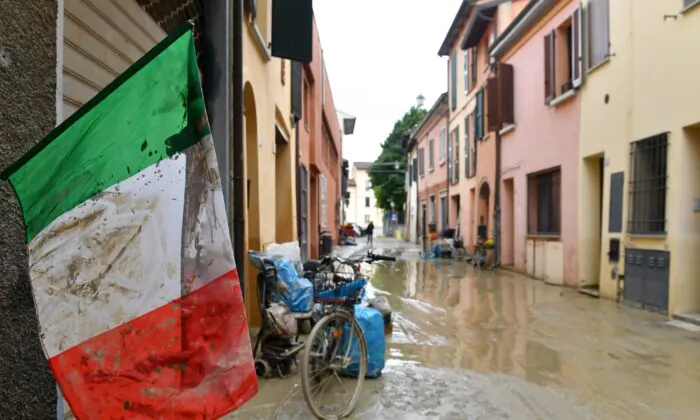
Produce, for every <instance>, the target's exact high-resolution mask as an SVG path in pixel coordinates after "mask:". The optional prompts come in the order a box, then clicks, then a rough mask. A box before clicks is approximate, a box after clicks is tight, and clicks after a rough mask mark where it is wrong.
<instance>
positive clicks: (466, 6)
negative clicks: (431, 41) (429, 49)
mask: <svg viewBox="0 0 700 420" xmlns="http://www.w3.org/2000/svg"><path fill="white" fill-rule="evenodd" d="M475 2H476V0H462V4H461V5H460V6H459V10H457V13H456V14H455V17H454V19H453V20H452V24H451V25H450V29H449V30H448V31H447V34H446V35H445V39H444V40H443V41H442V45H441V46H440V49H439V50H438V56H440V57H445V56H448V55H450V51H452V48H453V47H454V44H455V41H456V40H457V38H458V37H459V32H460V30H461V29H462V26H463V25H464V20H465V17H466V15H467V14H468V13H469V11H470V9H471V7H473V6H474V3H475Z"/></svg>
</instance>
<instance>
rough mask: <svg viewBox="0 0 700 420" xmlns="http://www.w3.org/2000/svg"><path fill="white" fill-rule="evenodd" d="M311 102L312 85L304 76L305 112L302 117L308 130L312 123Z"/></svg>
mask: <svg viewBox="0 0 700 420" xmlns="http://www.w3.org/2000/svg"><path fill="white" fill-rule="evenodd" d="M310 102H311V85H310V84H309V81H308V80H307V79H306V78H304V110H303V113H304V115H303V116H302V118H303V119H304V129H305V130H306V131H307V132H308V131H309V126H310V125H311V124H312V122H311V113H310V112H311V111H310V109H309V107H310V106H311V105H310Z"/></svg>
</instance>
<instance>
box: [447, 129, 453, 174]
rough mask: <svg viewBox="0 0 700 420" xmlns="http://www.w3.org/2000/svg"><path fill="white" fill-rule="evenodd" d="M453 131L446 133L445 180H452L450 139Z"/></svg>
mask: <svg viewBox="0 0 700 420" xmlns="http://www.w3.org/2000/svg"><path fill="white" fill-rule="evenodd" d="M453 136H454V132H453V131H452V132H450V133H449V134H448V135H447V182H450V181H452V141H453V140H452V139H453V138H454V137H453Z"/></svg>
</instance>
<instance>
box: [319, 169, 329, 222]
mask: <svg viewBox="0 0 700 420" xmlns="http://www.w3.org/2000/svg"><path fill="white" fill-rule="evenodd" d="M327 187H328V185H327V180H326V176H325V175H323V174H321V212H320V213H321V227H326V226H327V225H326V205H327V203H326V190H327Z"/></svg>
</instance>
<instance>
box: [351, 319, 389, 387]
mask: <svg viewBox="0 0 700 420" xmlns="http://www.w3.org/2000/svg"><path fill="white" fill-rule="evenodd" d="M355 319H356V320H357V322H359V324H360V327H361V328H362V332H364V334H365V341H366V342H367V374H366V375H365V378H370V379H374V378H378V377H380V376H381V374H382V370H383V369H384V364H385V362H386V354H385V353H386V337H384V318H383V317H382V314H381V313H380V312H379V311H378V310H376V309H374V308H367V307H364V306H360V305H355ZM345 328H346V329H345V332H344V334H343V339H344V341H345V340H347V339H348V338H347V337H350V326H346V327H345ZM352 339H353V340H352V341H353V345H352V350H351V351H350V354H351V356H350V357H351V358H352V360H353V362H352V363H350V366H348V367H347V369H346V370H345V371H344V372H343V373H345V374H346V375H350V376H355V377H356V376H357V375H358V374H359V373H360V364H359V360H360V351H359V349H358V348H357V337H356V336H355V335H353V336H352ZM341 344H342V346H341V348H345V345H344V344H345V343H343V342H341Z"/></svg>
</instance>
